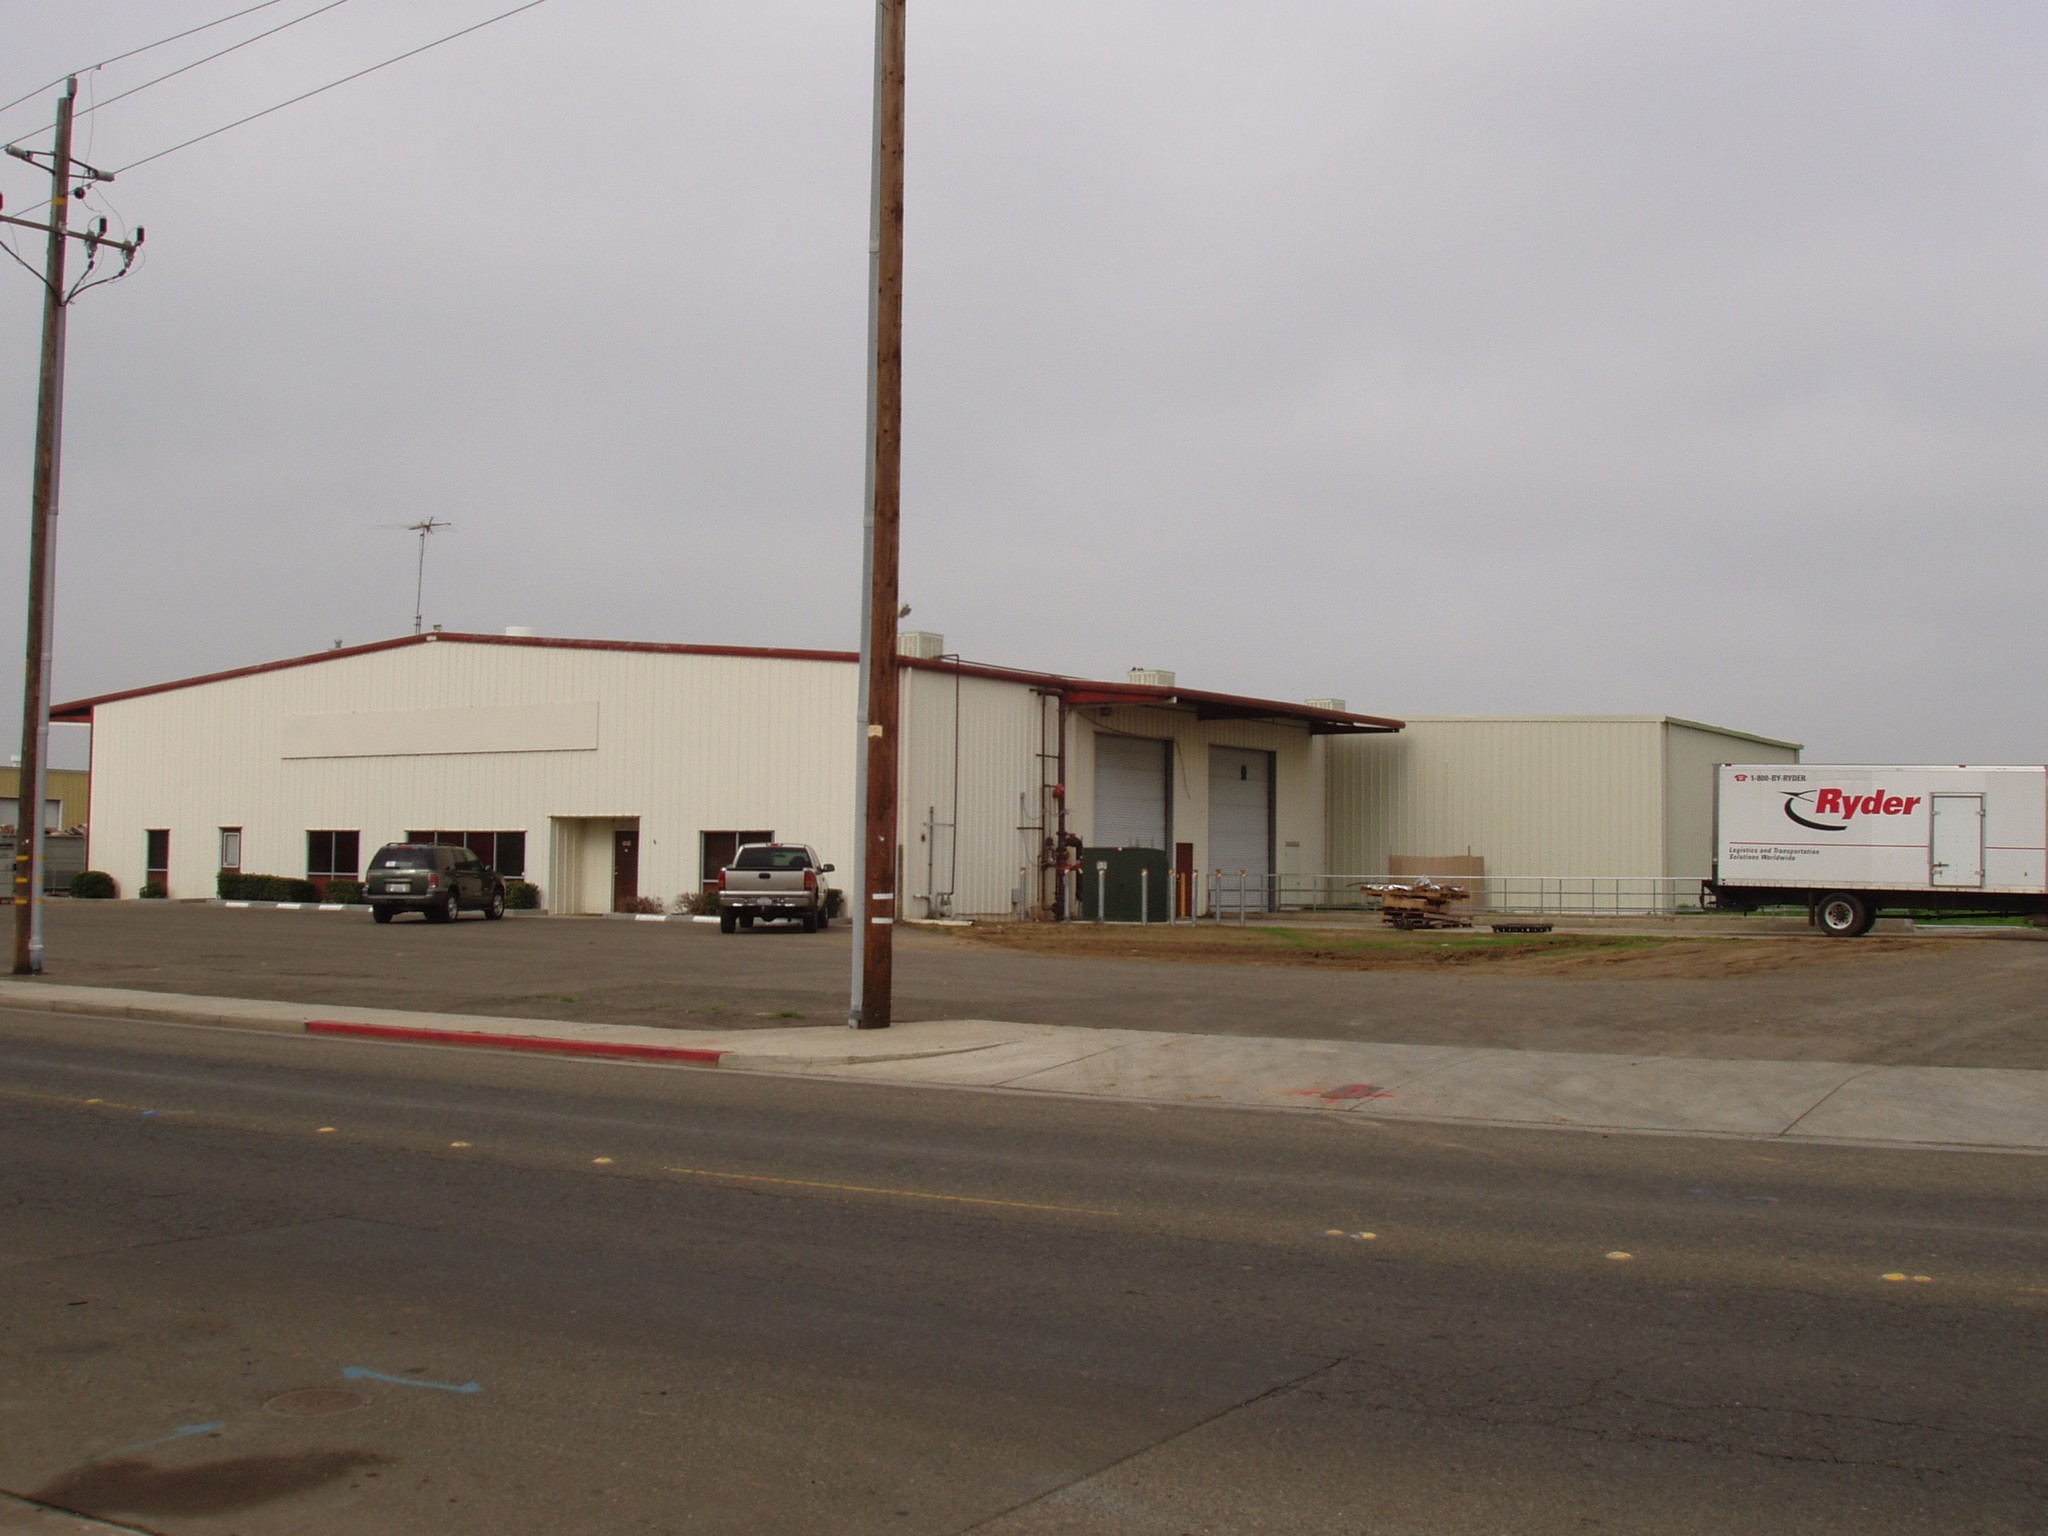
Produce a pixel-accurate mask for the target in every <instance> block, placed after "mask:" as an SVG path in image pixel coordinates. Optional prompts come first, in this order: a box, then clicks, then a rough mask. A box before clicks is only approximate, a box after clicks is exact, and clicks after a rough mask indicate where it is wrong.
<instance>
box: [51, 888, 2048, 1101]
mask: <svg viewBox="0 0 2048 1536" xmlns="http://www.w3.org/2000/svg"><path fill="white" fill-rule="evenodd" d="M48 933H49V962H48V979H49V980H51V981H54V982H69V983H75V984H78V985H81V986H107V987H139V988H144V989H149V990H158V991H169V992H184V993H198V994H205V995H212V996H220V997H254V998H267V999H276V1000H279V1001H286V1002H304V1003H315V1004H317V1003H347V1004H359V1005H362V1006H366V1007H381V1008H404V1009H418V1010H426V1011H430V1012H448V1013H482V1014H496V1015H504V1016H510V1017H514V1018H539V1019H576V1020H588V1021H592V1022H596V1023H607V1024H651V1025H667V1026H671V1027H684V1028H691V1027H695V1028H707V1027H708V1028H715V1029H719V1030H731V1029H735V1028H748V1027H753V1028H774V1027H777V1026H779V1025H784V1024H796V1023H809V1024H819V1023H833V1022H839V1021H842V1020H843V1019H844V1018H845V1016H846V994H847V983H848V972H849V970H850V956H849V953H848V940H847V934H846V931H845V929H844V928H843V927H835V928H833V929H832V930H830V931H829V932H826V933H820V934H805V933H798V932H796V931H795V930H793V929H783V928H777V929H774V930H769V929H766V928H763V929H757V930H756V931H755V932H753V933H749V934H735V935H732V936H730V937H727V936H725V935H722V934H720V933H719V932H718V930H717V928H715V927H707V926H702V925H697V924H690V923H628V922H614V921H606V920H603V919H599V918H544V917H536V918H519V917H515V918H513V919H511V920H508V921H506V922H502V923H488V922H485V921H483V920H482V918H481V917H476V918H472V919H465V920H464V921H462V922H459V923H453V924H448V925H443V926H432V927H430V926H428V925H427V924H425V923H422V922H416V921H412V920H407V921H404V922H400V923H393V924H392V925H390V926H389V927H384V928H380V927H378V926H376V925H375V924H373V923H372V922H371V921H370V919H369V917H368V916H367V915H366V914H356V913H324V912H277V911H268V910H262V909H246V910H245V909H232V910H231V909H226V908H221V907H211V906H204V905H197V904H195V905H185V904H183V903H175V902H173V903H165V902H142V901H121V902H111V901H110V902H52V903H51V904H50V905H49V908H48ZM1422 937H1423V939H1424V940H1425V941H1426V939H1427V936H1422ZM1739 944H1755V945H1757V946H1761V947H1764V948H1766V949H1768V950H1770V951H1772V952H1774V953H1783V952H1785V951H1787V950H1788V949H1789V948H1794V947H1797V948H1799V949H1802V950H1805V951H1810V952H1819V954H1820V955H1821V956H1822V957H1823V958H1821V959H1820V961H1819V963H1814V962H1812V961H1810V960H1809V961H1805V962H1803V963H1801V964H1798V965H1794V966H1791V967H1789V968H1786V969H1782V970H1764V971H1759V972H1752V973H1749V974H1736V975H1728V976H1721V977H1715V978H1683V977H1659V976H1654V975H1652V976H1644V975H1636V974H1605V973H1602V972H1600V971H1598V970H1593V971H1589V972H1587V973H1586V974H1583V975H1581V974H1574V975H1569V976H1553V975H1543V976H1525V975H1515V974H1511V973H1499V974H1489V973H1481V972H1477V971H1475V970H1472V969H1458V970H1455V971H1452V972H1449V973H1447V974H1446V973H1442V972H1428V971H1421V972H1418V971H1396V972H1357V971H1342V970H1314V969H1300V968H1290V967H1284V966H1271V965H1191V964H1168V963H1160V962H1156V961H1150V960H1132V959H1103V958H1095V957H1083V956H1045V955H1032V954H1017V953H1011V952H1006V951H1002V950H997V949H991V948H988V947H985V946H982V945H978V944H973V943H970V942H966V941H963V940H961V939H958V938H954V937H949V936H947V935H945V934H943V933H937V932H931V931H920V930H917V929H911V928H905V929H901V930H899V932H898V936H897V959H896V1009H897V1017H898V1018H900V1019H905V1020H912V1019H960V1018H981V1019H1003V1020H1009V1021H1014V1022H1022V1023H1042V1024H1083V1025H1091V1026H1094V1027H1098V1028H1115V1029H1163V1030H1177V1031H1186V1032H1195V1033H1214V1034H1237V1035H1259V1036H1278V1037H1285V1038H1292V1039H1329V1040H1370V1041H1380V1042H1396V1043H1404V1044H1416V1045H1469V1046H1500V1047H1507V1048H1511V1049H1514V1048H1519V1049H1528V1050H1551V1051H1600V1052H1610V1053H1614V1054H1620V1055H1636V1054H1642V1055H1657V1056H1704V1057H1719V1058H1723V1059H1735V1060H1788V1061H1796V1060H1806V1061H1848V1062H1867V1063H1871V1064H1882V1065H1891V1066H1903V1065H1911V1066H1949V1067H2019V1068H2031V1069H2036V1070H2039V1069H2048V1028H2044V1016H2043V1012H2042V1007H2041V998H2042V996H2043V994H2044V989H2048V942H2043V941H2042V940H2041V939H2040V938H2039V937H2037V936H2035V935H2031V934H2030V935H2028V936H2027V937H2025V938H2021V939H2016V940H2012V941H1985V940H1971V939H1956V938H1928V939H1924V940H1913V941H1909V942H1908V944H1907V945H1905V946H1903V947H1902V948H1899V949H1894V950H1888V951H1873V950H1858V949H1856V948H1855V946H1853V945H1845V944H1843V943H1842V942H1841V941H1839V940H1830V939H1822V938H1791V939H1787V938H1782V937H1770V938H1763V939H1757V940H1751V941H1739Z"/></svg>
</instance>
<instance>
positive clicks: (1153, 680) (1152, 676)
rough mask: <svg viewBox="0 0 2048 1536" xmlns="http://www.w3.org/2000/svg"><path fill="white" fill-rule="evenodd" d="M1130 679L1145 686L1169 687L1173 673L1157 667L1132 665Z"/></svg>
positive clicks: (1171, 683)
mask: <svg viewBox="0 0 2048 1536" xmlns="http://www.w3.org/2000/svg"><path fill="white" fill-rule="evenodd" d="M1131 681H1132V682H1134V683H1139V684H1142V685H1143V686H1144V687H1147V688H1171V687H1172V686H1173V674H1172V673H1171V672H1167V671H1164V670H1162V669H1160V668H1158V667H1133V668H1131Z"/></svg>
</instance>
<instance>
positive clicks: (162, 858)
mask: <svg viewBox="0 0 2048 1536" xmlns="http://www.w3.org/2000/svg"><path fill="white" fill-rule="evenodd" d="M142 837H143V843H144V847H143V854H142V878H143V879H144V880H154V881H155V882H156V883H157V884H158V885H161V886H164V887H166V888H168V887H169V885H170V883H171V829H170V828H169V827H155V828H152V829H151V830H149V831H147V832H145V833H143V834H142ZM129 846H130V847H131V848H132V847H134V846H135V845H134V844H133V843H130V844H129Z"/></svg>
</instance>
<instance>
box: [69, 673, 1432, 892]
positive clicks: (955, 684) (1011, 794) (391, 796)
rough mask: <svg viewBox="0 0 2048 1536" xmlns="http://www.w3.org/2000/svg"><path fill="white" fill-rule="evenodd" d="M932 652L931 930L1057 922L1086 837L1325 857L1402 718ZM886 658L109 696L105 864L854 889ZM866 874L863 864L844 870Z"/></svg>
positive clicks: (914, 679) (1238, 853)
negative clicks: (416, 844) (417, 846)
mask: <svg viewBox="0 0 2048 1536" xmlns="http://www.w3.org/2000/svg"><path fill="white" fill-rule="evenodd" d="M943 644H944V642H943V641H942V640H941V639H940V637H938V636H936V635H925V634H911V635H906V636H904V653H905V654H904V657H903V660H902V672H901V675H902V683H903V687H902V724H901V730H902V740H901V743H900V758H901V773H902V788H901V802H900V812H899V831H900V844H899V859H900V864H901V868H900V872H899V877H898V878H899V883H898V885H897V890H898V891H899V892H900V893H902V895H903V896H905V897H907V898H908V900H907V901H906V902H905V903H904V905H903V906H902V908H901V910H902V911H903V912H904V913H905V915H907V916H913V917H915V916H924V915H930V914H934V913H947V912H951V913H958V914H1009V913H1014V912H1017V911H1019V910H1020V909H1030V908H1038V907H1044V906H1047V905H1049V904H1050V903H1051V902H1052V900H1053V898H1054V895H1055V893H1056V887H1057V883H1058V878H1059V877H1058V875H1057V874H1056V873H1054V872H1053V871H1052V869H1051V867H1050V866H1053V865H1056V864H1057V863H1058V862H1060V861H1061V860H1062V859H1065V860H1067V861H1069V862H1071V859H1072V857H1073V854H1074V853H1075V852H1076V851H1077V850H1078V848H1079V847H1080V846H1081V845H1082V844H1084V843H1092V842H1097V841H1100V840H1103V839H1107V840H1109V841H1110V842H1112V843H1115V844H1119V845H1135V844H1141V843H1142V844H1144V845H1146V846H1151V847H1157V848H1167V849H1170V850H1172V852H1173V854H1174V857H1175V858H1176V860H1177V861H1178V863H1179V864H1180V865H1181V866H1182V867H1185V868H1187V869H1189V870H1203V869H1208V868H1210V867H1212V866H1218V865H1220V864H1222V863H1224V862H1228V863H1229V864H1230V866H1231V867H1232V868H1233V869H1235V868H1240V867H1242V868H1247V869H1251V870H1254V871H1272V870H1275V869H1282V870H1295V871H1310V870H1313V869H1315V868H1316V867H1317V866H1318V865H1319V864H1320V863H1321V861H1322V858H1323V847H1324V805H1325V796H1324V788H1323V779H1322V773H1323V768H1322V759H1321V756H1320V755H1319V754H1318V753H1317V752H1316V751H1315V750H1314V749H1313V744H1314V743H1316V742H1317V741H1318V740H1320V739H1321V738H1322V737H1324V736H1328V735H1343V734H1352V733H1359V732H1386V731H1395V730H1398V729H1399V728H1400V722H1399V721H1396V720H1385V719H1380V718H1376V717H1373V716H1367V715H1356V714H1352V713H1349V712H1347V711H1345V710H1343V709H1342V708H1338V707H1332V706H1331V705H1329V704H1291V703H1286V702H1282V701H1278V700H1270V699H1254V698H1244V697H1239V696H1235V695H1226V694H1216V693H1205V692H1200V691H1194V690H1188V689H1184V688H1180V687H1178V686H1176V685H1175V683H1174V680H1173V677H1172V675H1171V674H1169V673H1137V674H1133V677H1134V679H1136V680H1133V681H1126V682H1092V681H1088V680H1085V679H1077V678H1070V677H1056V676H1052V675H1050V674H1043V673H1032V672H1021V671H1015V670H1010V669H1005V668H1000V667H988V666H980V665H976V664H973V663H962V662H959V661H956V660H953V659H951V658H946V657H942V656H941V655H939V654H938V653H939V652H940V651H941V650H942V649H943ZM857 682H858V663H857V658H856V657H854V656H853V655H851V654H848V653H842V652H833V651H798V650H750V649H740V648H733V647H715V646H687V645H654V644H641V643H633V642H607V641H590V640H567V639H554V638H541V637H534V636H527V635H520V634H512V635H471V634H428V635H421V636H406V637H404V638H403V639H399V640H391V641H381V642H378V643H375V644H371V645H363V646H356V647H353V648H349V649H340V650H334V651H327V652H321V653H317V654H315V655H311V656H302V657H296V658H292V659H289V660H284V661H278V662H272V663H268V664H265V665H261V666H254V667H247V668H242V669H238V670H235V671H231V672H224V673H218V674H213V675H210V676H206V677H197V678H189V679H185V680H182V681H179V682H172V683H165V684H160V685H156V686H153V687H148V688H140V689H135V690H131V691H128V692H124V693H117V694H110V695H106V696H104V697H100V698H94V699H85V700H80V701H78V702H76V703H72V704H67V705H63V706H61V707H59V708H58V709H56V710H55V711H53V718H55V719H58V720H64V721H74V722H89V723H90V724H91V725H92V727H93V732H92V766H93V808H92V809H93V816H92V843H91V850H90V856H91V858H92V861H93V864H94V866H95V867H97V868H101V869H104V870H106V871H107V872H108V873H109V874H111V875H113V876H114V877H115V879H116V880H117V881H118V882H119V883H120V886H121V889H122V891H123V893H124V894H131V893H133V892H135V891H137V890H139V889H140V888H141V886H142V884H143V883H144V882H145V881H151V880H153V881H156V882H157V883H159V884H161V885H163V886H164V887H166V888H167V891H168V894H169V895H170V896H171V897H173V898H181V897H182V898H190V897H205V896H209V895H211V894H212V893H213V891H214V889H215V877H216V875H217V873H218V872H219V871H220V870H221V869H222V868H224V867H229V868H237V869H240V870H242V871H244V872H249V873H261V874H282V875H305V876H308V877H310V878H312V879H314V880H315V882H316V883H318V884H323V885H324V883H325V882H326V881H328V880H329V879H333V878H345V877H352V876H355V875H358V874H359V873H360V871H361V870H362V868H363V866H364V863H365V862H366V861H367V859H368V858H369V856H370V855H371V854H372V853H373V852H374V851H375V850H376V848H377V847H378V846H379V845H381V844H382V843H385V842H395V841H398V840H400V839H414V838H438V839H439V840H442V841H462V842H465V843H467V844H468V845H470V846H471V847H472V848H475V849H476V850H477V851H478V852H479V853H480V854H481V855H482V856H483V857H484V858H486V859H487V860H488V861H489V862H492V863H493V864H495V865H496V866H497V867H498V869H499V870H500V872H501V873H505V874H514V875H518V876H520V877H522V878H524V879H527V880H530V881H532V882H533V883H534V884H536V885H538V886H539V887H540V889H541V894H542V901H543V903H544V904H545V905H546V906H547V907H548V908H549V909H550V910H552V911H556V912H591V913H595V912H607V911H612V910H618V909H620V908H621V907H622V906H624V905H625V904H627V903H628V902H630V901H631V900H632V899H633V898H636V897H638V898H644V897H650V896H651V897H654V898H656V899H658V900H661V901H663V902H664V903H666V902H669V901H671V900H672V899H673V898H674V897H676V896H678V895H680V894H683V893H686V892H692V891H695V890H697V889H699V888H700V886H701V883H702V882H703V881H704V880H705V879H706V878H707V876H715V871H716V869H717V867H718V866H719V865H720V864H722V863H724V862H725V861H726V859H727V858H728V857H729V855H730V853H731V850H732V847H733V845H734V843H735V842H736V841H746V840H754V839H761V838H767V837H773V838H777V839H781V840H783V841H788V842H803V843H809V844H811V845H812V846H813V847H815V848H816V849H817V850H818V852H819V856H820V858H821V859H823V860H825V861H828V862H833V863H836V864H837V865H838V866H839V867H840V869H841V870H842V871H850V867H851V857H850V856H851V853H852V838H853V824H852V816H853V798H854V795H853V784H854V757H855V754H854V748H855V725H856V715H855V711H856V701H857ZM845 878H850V874H843V875H842V879H845Z"/></svg>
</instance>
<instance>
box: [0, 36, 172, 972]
mask: <svg viewBox="0 0 2048 1536" xmlns="http://www.w3.org/2000/svg"><path fill="white" fill-rule="evenodd" d="M77 99H78V79H77V77H76V76H73V77H72V78H71V79H69V80H67V81H65V82H64V94H63V95H62V96H60V97H58V98H57V137H56V143H55V145H54V146H53V148H52V150H51V154H50V206H49V222H48V223H47V224H38V223H36V222H34V221H33V220H30V219H19V218H14V217H12V216H11V215H0V223H6V224H18V225H20V226H21V227H22V228H24V229H37V230H41V231H43V232H44V233H45V234H47V235H48V236H49V237H50V245H49V254H48V256H47V257H46V258H45V260H44V265H43V288H44V293H43V357H42V378H41V383H40V385H39V386H38V388H37V391H36V447H35V471H34V479H33V482H32V484H31V486H30V491H29V535H28V647H27V653H26V656H25V660H24V666H23V669H22V689H21V776H20V779H19V781H18V783H17V785H16V788H15V795H14V806H15V816H14V974H15V975H17V976H31V975H35V974H37V973H39V972H40V971H41V970H42V968H43V801H44V799H45V798H46V797H45V793H44V785H45V784H46V783H47V782H48V780H49V757H50V634H51V620H52V617H53V614H54V609H53V605H52V597H53V589H54V586H55V579H56V570H57V471H58V468H59V466H60V465H61V464H62V462H63V437H64V322H65V317H66V315H67V314H68V313H69V309H70V303H71V300H72V299H73V298H75V297H76V296H77V293H78V292H80V291H83V289H84V288H87V287H95V286H97V283H96V282H92V281H89V279H90V278H91V275H92V271H93V267H94V266H95V265H96V264H97V263H98V260H99V254H100V251H101V249H102V248H103V247H104V248H109V249H113V250H117V251H119V252H121V254H122V256H123V257H124V258H125V259H124V260H123V262H122V264H121V271H120V272H117V273H115V274H114V277H119V276H121V275H122V274H123V273H125V272H127V270H128V268H129V266H130V265H131V264H132V263H133V262H134V260H135V252H136V250H137V249H138V248H139V247H140V246H141V244H142V231H141V230H140V229H138V230H136V232H135V238H134V239H133V240H109V239H107V238H106V228H107V221H106V220H105V219H102V220H100V221H99V226H98V228H97V229H85V230H74V229H72V228H70V227H69V226H70V216H71V187H72V182H73V180H74V178H75V177H82V178H83V179H84V180H86V181H112V180H113V179H114V178H113V176H112V175H111V174H109V173H107V172H104V171H95V170H94V169H93V168H92V167H91V166H89V165H85V164H83V163H81V162H79V161H75V160H73V159H72V158H71V110H72V107H73V105H74V104H75V103H76V101H77ZM7 152H8V153H9V154H11V155H13V156H15V158H17V159H20V160H26V161H28V162H30V163H31V164H34V163H35V161H36V158H37V154H38V152H37V151H35V150H25V149H17V148H16V147H14V146H13V145H9V146H8V150H7ZM72 240H82V241H83V242H84V243H85V247H86V254H87V261H86V266H85V271H84V273H83V274H82V275H81V276H80V278H79V287H78V289H76V290H73V291H72V292H66V291H65V286H64V283H65V278H64V257H65V253H66V250H67V248H68V242H70V241H72ZM31 270H33V269H31ZM112 280H113V278H103V279H100V280H99V281H104V282H111V281H112Z"/></svg>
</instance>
